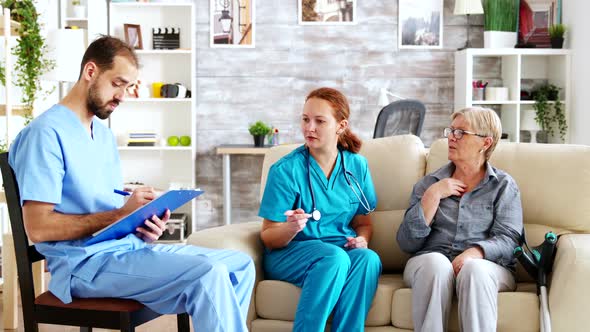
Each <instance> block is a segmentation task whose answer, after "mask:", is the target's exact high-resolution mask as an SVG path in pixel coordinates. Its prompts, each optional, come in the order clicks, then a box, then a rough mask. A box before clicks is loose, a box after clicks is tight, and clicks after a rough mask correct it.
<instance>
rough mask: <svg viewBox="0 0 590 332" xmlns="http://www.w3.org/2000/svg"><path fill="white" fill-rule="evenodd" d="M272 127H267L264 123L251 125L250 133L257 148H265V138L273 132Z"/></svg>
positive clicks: (258, 122)
mask: <svg viewBox="0 0 590 332" xmlns="http://www.w3.org/2000/svg"><path fill="white" fill-rule="evenodd" d="M271 130H272V129H271V128H270V126H268V125H266V124H265V123H264V122H262V121H256V123H255V124H253V125H250V128H248V131H249V132H250V135H252V137H254V146H256V147H263V146H264V138H265V137H266V135H268V134H269V133H270V132H271Z"/></svg>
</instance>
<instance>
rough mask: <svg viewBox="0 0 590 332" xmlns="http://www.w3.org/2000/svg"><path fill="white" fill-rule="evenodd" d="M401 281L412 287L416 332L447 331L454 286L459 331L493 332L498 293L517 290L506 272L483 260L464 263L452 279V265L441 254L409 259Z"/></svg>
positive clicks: (504, 269) (511, 276)
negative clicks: (457, 307)
mask: <svg viewBox="0 0 590 332" xmlns="http://www.w3.org/2000/svg"><path fill="white" fill-rule="evenodd" d="M404 281H405V283H406V285H407V286H408V287H410V288H412V318H413V321H414V331H417V332H421V331H425V332H426V331H427V332H437V331H441V332H442V331H446V330H447V322H448V318H449V312H450V310H451V301H452V299H453V293H454V292H453V287H454V288H455V290H456V293H457V298H458V299H459V324H460V328H461V331H463V332H471V331H478V332H486V331H496V323H497V320H498V292H499V291H513V290H514V289H515V288H516V282H515V280H514V277H513V275H512V273H511V272H510V271H509V270H508V269H506V268H504V267H502V266H500V265H498V264H495V263H493V262H490V261H488V260H485V259H470V260H468V261H466V262H465V264H464V265H463V267H462V268H461V271H460V272H459V275H458V276H457V277H456V278H455V276H454V273H453V266H452V265H451V262H450V261H449V259H448V258H447V257H445V256H444V255H442V254H440V253H428V254H423V255H419V256H416V257H412V258H410V260H408V263H407V264H406V268H405V270H404Z"/></svg>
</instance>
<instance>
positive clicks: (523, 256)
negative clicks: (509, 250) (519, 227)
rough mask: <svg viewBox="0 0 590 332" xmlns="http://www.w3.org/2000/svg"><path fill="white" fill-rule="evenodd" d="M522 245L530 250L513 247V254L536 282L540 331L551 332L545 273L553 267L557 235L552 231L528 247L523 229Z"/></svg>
mask: <svg viewBox="0 0 590 332" xmlns="http://www.w3.org/2000/svg"><path fill="white" fill-rule="evenodd" d="M523 238H524V241H523V242H524V245H525V246H526V247H527V249H528V250H529V251H530V254H529V253H528V252H526V251H525V250H524V249H523V247H521V246H519V247H516V248H514V256H515V257H516V258H517V259H518V261H519V262H520V264H521V265H522V266H523V267H524V269H525V270H526V271H527V273H528V274H529V275H530V276H531V277H532V278H533V279H535V281H536V282H537V295H539V297H540V299H541V307H540V310H539V321H540V325H541V332H551V316H550V314H549V303H548V300H547V274H548V273H549V272H551V269H552V268H553V258H554V257H555V245H556V244H557V235H555V233H553V232H548V233H547V234H545V240H544V241H543V243H542V244H541V245H540V246H538V247H535V248H533V249H532V250H531V249H530V248H529V246H528V244H527V243H526V237H525V235H524V230H523Z"/></svg>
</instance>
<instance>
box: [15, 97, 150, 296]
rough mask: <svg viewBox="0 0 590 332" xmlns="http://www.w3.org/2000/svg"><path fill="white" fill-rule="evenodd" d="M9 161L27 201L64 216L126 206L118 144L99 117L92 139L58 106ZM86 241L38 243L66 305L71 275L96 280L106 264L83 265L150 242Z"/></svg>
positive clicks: (25, 135)
mask: <svg viewBox="0 0 590 332" xmlns="http://www.w3.org/2000/svg"><path fill="white" fill-rule="evenodd" d="M9 163H10V165H11V166H12V168H13V170H14V172H15V174H16V179H17V182H18V185H19V191H20V197H21V204H22V202H23V201H26V200H31V201H39V202H46V203H52V204H55V211H57V212H60V213H64V214H90V213H98V212H104V211H109V210H113V209H116V208H119V207H121V206H122V205H123V197H122V196H121V195H117V194H115V193H114V192H113V189H116V188H117V189H121V188H122V187H123V180H122V175H121V166H120V161H119V153H118V150H117V145H116V140H115V137H114V136H113V134H112V132H111V131H110V129H108V128H107V127H105V126H104V125H103V124H101V123H100V121H98V120H97V119H94V120H93V121H92V135H91V134H90V133H89V132H88V130H87V129H86V128H85V127H84V126H83V125H82V122H81V121H80V119H79V118H78V116H77V115H76V114H75V113H74V112H73V111H72V110H70V109H68V108H66V107H65V106H63V105H59V104H58V105H54V106H53V107H52V108H50V109H49V110H47V111H46V112H44V113H43V114H41V115H40V116H39V117H37V118H36V119H35V120H33V122H31V123H30V124H29V125H28V126H27V127H25V128H24V129H23V130H22V131H21V132H20V133H19V134H18V136H17V137H16V139H15V140H14V142H13V143H12V145H11V147H10V153H9ZM84 241H85V239H79V240H74V241H58V242H42V243H37V244H35V247H36V248H37V250H38V251H39V252H40V253H41V254H43V255H44V256H45V257H46V259H47V264H48V268H49V270H50V271H51V280H50V284H49V289H50V290H51V292H52V293H53V294H55V295H56V296H57V297H58V298H60V299H61V300H62V301H63V302H65V303H68V302H70V301H71V295H70V276H71V275H72V274H74V275H76V276H79V277H81V278H83V279H85V280H91V279H92V278H93V277H94V275H95V274H96V272H97V271H98V269H99V268H100V267H101V266H102V261H101V260H100V259H95V260H92V261H90V262H88V263H84V264H82V263H83V262H84V261H85V260H86V259H87V258H88V257H90V256H93V255H95V254H96V253H99V252H101V253H103V252H112V251H117V250H121V249H129V250H132V249H133V248H139V247H142V246H145V243H144V242H143V241H142V240H140V239H138V238H137V237H136V236H135V235H130V236H128V237H126V238H125V239H122V240H119V241H117V240H112V241H105V242H101V243H97V244H95V245H91V246H87V247H85V246H84V244H83V242H84Z"/></svg>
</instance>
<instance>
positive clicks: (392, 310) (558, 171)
mask: <svg viewBox="0 0 590 332" xmlns="http://www.w3.org/2000/svg"><path fill="white" fill-rule="evenodd" d="M293 148H294V146H280V147H277V148H273V149H272V150H271V151H270V152H269V153H268V154H267V155H266V157H265V159H264V165H263V173H262V174H263V175H262V188H264V184H265V182H266V174H267V172H268V169H269V167H270V165H272V163H274V162H275V161H276V160H278V159H279V158H280V157H281V156H283V155H284V154H286V153H288V152H289V151H290V150H291V149H293ZM361 154H363V155H364V156H366V157H367V159H368V161H369V166H370V168H371V172H372V176H373V181H374V183H375V189H376V191H377V197H378V204H377V209H376V211H375V212H374V213H373V214H372V220H373V225H374V226H373V227H374V232H373V238H372V240H371V243H370V247H371V248H372V249H374V250H375V251H376V252H377V253H378V254H379V256H380V257H381V260H382V263H383V276H382V277H381V279H380V281H379V287H378V289H377V293H376V295H375V298H374V300H373V305H372V307H371V311H370V312H369V315H368V317H367V321H366V331H374V332H381V331H382V332H385V331H407V330H412V329H413V323H412V314H411V312H412V311H411V307H412V294H411V292H412V290H411V289H409V288H407V287H406V286H405V285H404V283H403V280H402V274H401V273H402V271H403V268H404V264H405V263H406V261H407V259H408V255H406V254H405V253H403V252H402V251H401V250H400V249H399V247H398V245H397V243H396V240H395V234H396V231H397V228H398V227H399V225H400V223H401V221H402V218H403V215H404V211H405V209H406V208H407V207H408V203H409V198H410V194H411V191H412V186H413V185H414V183H416V182H417V181H418V180H419V179H420V178H421V177H422V176H424V174H426V173H429V172H432V171H434V170H436V169H437V168H439V167H440V166H442V165H443V164H445V163H446V162H447V143H446V140H439V141H437V142H435V143H434V144H433V145H432V147H431V149H430V150H429V151H428V152H427V150H426V149H425V148H424V146H423V144H422V142H421V141H420V139H419V138H417V137H415V136H409V135H408V136H394V137H387V138H380V139H374V140H369V141H365V142H364V145H363V148H362V151H361ZM492 163H493V165H494V166H496V167H498V168H501V169H503V170H505V171H507V172H508V173H509V174H511V175H512V176H513V177H514V178H515V179H516V181H517V183H518V185H519V187H520V190H521V194H522V204H523V209H524V222H525V225H526V230H527V236H528V240H529V244H532V245H537V244H539V243H540V242H541V241H542V239H543V235H544V234H545V233H546V232H547V231H549V230H552V231H554V232H556V233H558V234H562V236H561V237H560V240H559V243H558V250H557V256H556V260H555V266H554V272H553V274H552V275H551V276H550V278H549V280H550V282H551V286H550V288H549V306H550V310H551V318H552V326H553V331H568V332H571V331H588V330H590V311H589V309H588V307H586V306H587V305H588V304H589V303H590V285H589V283H590V234H584V233H590V147H588V146H574V145H545V144H514V143H500V144H499V146H498V147H497V149H496V151H495V152H494V154H493V156H492ZM260 225H261V223H260V221H257V222H250V223H244V224H236V225H229V226H223V227H217V228H211V229H207V230H203V231H200V232H196V233H195V234H193V235H192V236H191V237H190V238H189V243H191V244H195V245H201V246H206V247H214V248H232V249H237V250H242V251H244V252H246V253H248V254H250V255H251V256H252V257H253V259H254V262H255V263H256V267H257V278H258V281H257V283H256V288H255V290H254V295H253V298H252V303H251V307H250V313H249V317H248V322H249V324H250V326H251V331H253V332H278V331H290V330H291V327H292V321H293V319H294V315H295V309H296V307H297V302H298V299H299V294H300V289H299V288H298V287H296V286H294V285H291V284H289V283H286V282H281V281H274V280H264V273H263V271H262V268H261V261H262V250H263V247H262V244H261V241H260V239H259V234H260ZM518 281H519V284H518V289H517V291H516V292H506V293H500V294H499V295H498V303H499V310H498V331H538V330H539V309H538V308H539V300H538V297H537V295H536V293H535V290H536V289H535V285H534V283H532V282H530V279H528V278H527V277H526V275H525V273H523V272H522V269H521V268H520V267H519V268H518ZM350 305H351V306H354V305H355V304H353V303H351V304H350ZM453 307H454V308H453V311H452V313H451V319H450V322H449V328H450V331H458V330H459V329H458V324H457V306H456V303H454V305H453Z"/></svg>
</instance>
